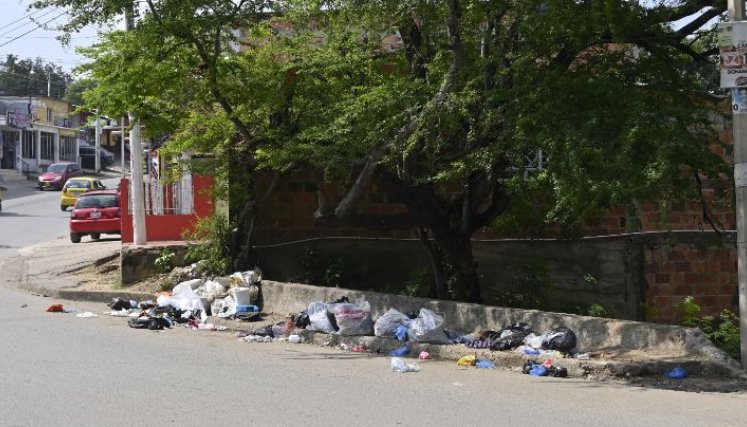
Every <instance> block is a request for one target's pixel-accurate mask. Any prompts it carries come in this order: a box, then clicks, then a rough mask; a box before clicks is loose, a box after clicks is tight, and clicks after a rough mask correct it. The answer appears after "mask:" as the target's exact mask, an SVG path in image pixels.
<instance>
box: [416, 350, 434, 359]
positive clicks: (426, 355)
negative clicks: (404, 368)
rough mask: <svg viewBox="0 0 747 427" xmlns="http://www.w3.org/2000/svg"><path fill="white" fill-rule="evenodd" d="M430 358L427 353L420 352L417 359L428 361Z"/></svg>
mask: <svg viewBox="0 0 747 427" xmlns="http://www.w3.org/2000/svg"><path fill="white" fill-rule="evenodd" d="M430 358H431V354H430V353H428V352H427V351H421V352H420V354H419V355H418V359H420V360H428V359H430Z"/></svg>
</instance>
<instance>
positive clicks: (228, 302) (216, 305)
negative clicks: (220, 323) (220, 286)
mask: <svg viewBox="0 0 747 427" xmlns="http://www.w3.org/2000/svg"><path fill="white" fill-rule="evenodd" d="M210 312H211V313H212V314H213V316H217V317H221V318H224V317H231V316H233V315H234V314H236V300H235V299H233V297H232V296H227V297H225V298H222V299H216V300H215V301H213V304H212V305H211V306H210Z"/></svg>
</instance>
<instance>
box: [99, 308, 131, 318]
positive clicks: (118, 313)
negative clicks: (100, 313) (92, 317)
mask: <svg viewBox="0 0 747 427" xmlns="http://www.w3.org/2000/svg"><path fill="white" fill-rule="evenodd" d="M133 312H136V310H128V309H126V308H123V309H122V310H118V311H117V310H112V311H110V312H105V313H104V314H108V315H109V316H114V317H129V316H130V314H132V313H133Z"/></svg>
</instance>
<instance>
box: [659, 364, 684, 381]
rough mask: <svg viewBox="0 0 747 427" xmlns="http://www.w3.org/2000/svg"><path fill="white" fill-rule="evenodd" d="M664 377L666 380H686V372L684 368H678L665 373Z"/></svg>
mask: <svg viewBox="0 0 747 427" xmlns="http://www.w3.org/2000/svg"><path fill="white" fill-rule="evenodd" d="M664 375H665V376H666V377H668V378H672V379H675V380H681V379H683V378H687V371H686V370H685V368H683V367H680V366H678V367H676V368H674V369H672V370H670V371H667V372H665V373H664Z"/></svg>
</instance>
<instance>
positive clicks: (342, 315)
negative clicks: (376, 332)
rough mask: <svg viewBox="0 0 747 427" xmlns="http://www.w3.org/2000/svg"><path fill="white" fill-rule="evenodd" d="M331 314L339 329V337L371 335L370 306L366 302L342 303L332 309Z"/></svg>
mask: <svg viewBox="0 0 747 427" xmlns="http://www.w3.org/2000/svg"><path fill="white" fill-rule="evenodd" d="M332 314H334V315H335V321H336V322H337V327H338V328H339V331H338V332H339V333H340V335H343V336H351V335H372V334H373V319H371V305H370V304H369V303H368V301H361V302H359V303H349V302H342V303H338V304H335V305H334V306H333V307H332Z"/></svg>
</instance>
